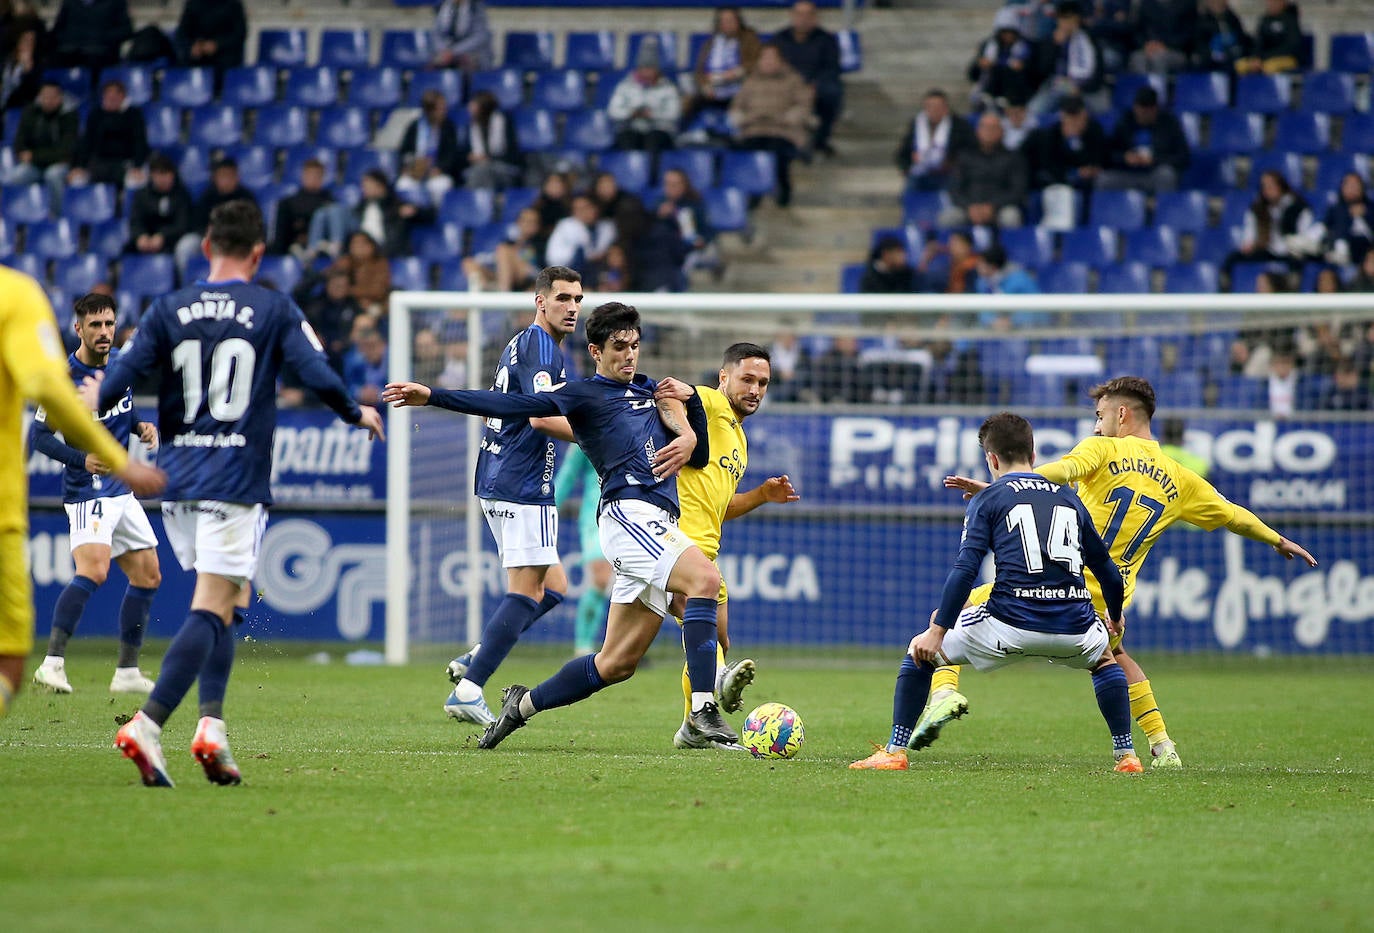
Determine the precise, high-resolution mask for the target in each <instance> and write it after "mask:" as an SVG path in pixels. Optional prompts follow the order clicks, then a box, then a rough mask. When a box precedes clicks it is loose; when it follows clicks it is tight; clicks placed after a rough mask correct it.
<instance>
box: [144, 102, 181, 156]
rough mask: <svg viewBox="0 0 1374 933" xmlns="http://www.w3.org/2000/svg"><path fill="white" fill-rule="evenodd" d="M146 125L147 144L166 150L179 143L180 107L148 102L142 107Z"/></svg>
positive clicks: (152, 147)
mask: <svg viewBox="0 0 1374 933" xmlns="http://www.w3.org/2000/svg"><path fill="white" fill-rule="evenodd" d="M142 110H143V122H144V125H145V126H146V127H147V132H148V146H149V147H150V148H151V149H153V150H155V151H156V150H166V149H170V148H172V147H173V146H179V145H181V108H180V107H173V106H172V105H171V104H148V105H147V106H145V107H143V108H142Z"/></svg>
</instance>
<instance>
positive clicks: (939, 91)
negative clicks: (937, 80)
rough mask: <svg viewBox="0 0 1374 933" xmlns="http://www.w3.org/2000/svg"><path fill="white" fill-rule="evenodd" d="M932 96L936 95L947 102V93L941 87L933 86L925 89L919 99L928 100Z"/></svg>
mask: <svg viewBox="0 0 1374 933" xmlns="http://www.w3.org/2000/svg"><path fill="white" fill-rule="evenodd" d="M932 97H938V98H940V100H942V101H944V102H945V103H949V95H948V94H946V93H945V89H944V88H942V87H933V88H931V89H930V90H928V91H926V92H925V94H923V95H922V96H921V100H923V101H924V100H930V99H931V98H932Z"/></svg>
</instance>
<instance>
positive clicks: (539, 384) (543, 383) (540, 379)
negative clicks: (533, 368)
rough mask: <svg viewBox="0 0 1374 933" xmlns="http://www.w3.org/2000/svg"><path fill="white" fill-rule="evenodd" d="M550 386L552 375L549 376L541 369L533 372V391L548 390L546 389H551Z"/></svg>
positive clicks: (551, 385) (551, 386) (551, 384)
mask: <svg viewBox="0 0 1374 933" xmlns="http://www.w3.org/2000/svg"><path fill="white" fill-rule="evenodd" d="M552 388H553V377H552V376H550V375H549V374H548V373H546V372H544V371H543V370H540V371H539V372H537V373H535V374H534V391H536V392H548V391H549V390H550V389H552Z"/></svg>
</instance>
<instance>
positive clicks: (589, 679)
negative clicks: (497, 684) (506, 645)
mask: <svg viewBox="0 0 1374 933" xmlns="http://www.w3.org/2000/svg"><path fill="white" fill-rule="evenodd" d="M486 650H487V648H486V645H483V646H482V652H485V651H486ZM478 656H479V657H480V656H481V655H480V654H479V655H478ZM604 686H606V681H604V680H602V679H601V672H600V671H598V670H597V669H596V655H594V654H587V655H583V656H582V657H580V658H573V659H572V660H571V661H569V662H568V663H567V664H564V665H563V667H562V668H561V669H560V670H559V671H558V673H557V674H554V675H553V676H552V677H550V678H549V679H548V680H546V681H544V682H543V683H542V684H540V685H539V686H537V687H535V688H534V689H533V690H531V691H530V693H529V701H530V703H531V704H533V706H534V709H535V710H546V709H557V708H558V707H560V706H568V705H569V704H572V703H576V702H577V701H578V700H585V699H586V698H587V697H589V696H591V695H592V694H593V693H596V692H597V691H598V690H600V689H601V688H602V687H604Z"/></svg>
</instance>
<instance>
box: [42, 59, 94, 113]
mask: <svg viewBox="0 0 1374 933" xmlns="http://www.w3.org/2000/svg"><path fill="white" fill-rule="evenodd" d="M43 79H44V80H45V81H55V82H56V83H57V85H58V86H59V87H61V88H62V93H63V95H64V96H66V97H70V98H71V99H72V101H73V102H74V103H76V104H78V105H80V104H85V103H87V102H88V101H89V100H90V99H91V73H90V72H89V71H87V70H86V69H85V68H45V69H43Z"/></svg>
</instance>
